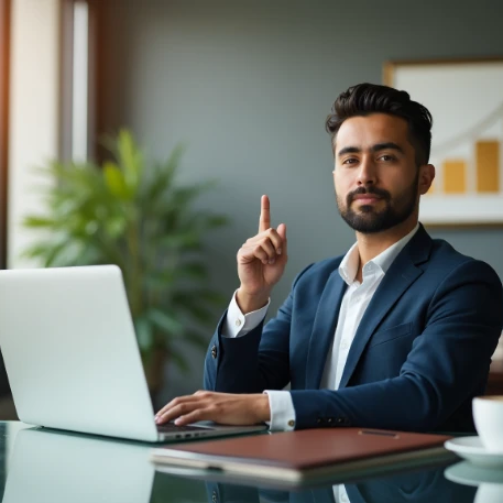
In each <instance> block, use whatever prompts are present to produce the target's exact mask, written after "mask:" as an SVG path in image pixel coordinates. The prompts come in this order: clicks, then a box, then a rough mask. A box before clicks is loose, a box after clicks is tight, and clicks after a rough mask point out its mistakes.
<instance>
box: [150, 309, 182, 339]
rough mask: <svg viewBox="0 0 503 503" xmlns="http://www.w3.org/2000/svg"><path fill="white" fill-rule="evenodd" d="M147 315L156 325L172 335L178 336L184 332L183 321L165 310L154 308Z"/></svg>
mask: <svg viewBox="0 0 503 503" xmlns="http://www.w3.org/2000/svg"><path fill="white" fill-rule="evenodd" d="M147 316H148V318H149V319H150V321H151V322H152V323H153V324H154V325H156V326H157V327H158V328H159V329H161V330H162V331H163V332H165V333H166V334H168V335H169V336H171V337H178V336H180V335H181V333H182V332H183V325H182V323H181V322H180V321H179V320H177V319H176V318H175V317H174V316H171V315H170V314H168V313H166V312H165V311H161V310H159V309H156V308H152V309H150V310H149V311H148V313H147Z"/></svg>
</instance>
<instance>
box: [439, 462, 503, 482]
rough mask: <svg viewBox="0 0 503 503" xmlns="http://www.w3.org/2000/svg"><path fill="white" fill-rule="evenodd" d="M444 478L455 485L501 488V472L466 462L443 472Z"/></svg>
mask: <svg viewBox="0 0 503 503" xmlns="http://www.w3.org/2000/svg"><path fill="white" fill-rule="evenodd" d="M444 475H445V478H446V479H447V480H450V481H451V482H456V483H457V484H464V485H467V486H473V487H478V486H479V485H480V484H501V487H502V488H503V470H502V469H501V468H494V467H493V468H487V467H483V466H477V465H474V464H472V463H469V462H468V461H461V462H460V463H457V464H455V465H452V466H449V467H448V468H447V469H446V470H445V472H444Z"/></svg>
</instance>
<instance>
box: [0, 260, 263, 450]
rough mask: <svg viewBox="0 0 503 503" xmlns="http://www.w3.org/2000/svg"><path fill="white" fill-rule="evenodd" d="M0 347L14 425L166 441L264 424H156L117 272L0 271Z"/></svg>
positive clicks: (247, 429)
mask: <svg viewBox="0 0 503 503" xmlns="http://www.w3.org/2000/svg"><path fill="white" fill-rule="evenodd" d="M0 349H1V351H2V355H3V359H4V362H5V367H6V370H7V375H8V378H9V383H10V386H11V390H12V395H13V398H14V404H15V406H16V410H17V413H18V416H19V418H20V419H21V421H23V422H25V423H28V424H32V425H37V426H44V427H49V428H57V429H63V430H71V431H78V432H84V433H92V434H97V435H105V436H112V437H120V438H128V439H134V440H142V441H148V442H165V441H170V440H175V441H178V440H181V439H185V438H195V437H211V436H221V435H233V434H243V433H248V432H250V433H251V432H255V431H260V430H261V429H265V428H266V427H265V425H264V426H250V427H231V426H218V425H208V424H194V425H190V426H185V427H178V426H175V425H174V424H172V423H170V424H167V425H161V426H156V424H155V422H154V410H153V408H152V403H151V400H150V396H149V392H148V388H147V383H146V380H145V375H144V372H143V367H142V362H141V357H140V352H139V348H138V344H137V341H136V336H135V332H134V325H133V322H132V319H131V314H130V312H129V305H128V301H127V297H126V291H125V288H124V283H123V280H122V274H121V271H120V269H119V268H118V267H117V266H113V265H104V266H85V267H64V268H52V269H26V270H4V271H0Z"/></svg>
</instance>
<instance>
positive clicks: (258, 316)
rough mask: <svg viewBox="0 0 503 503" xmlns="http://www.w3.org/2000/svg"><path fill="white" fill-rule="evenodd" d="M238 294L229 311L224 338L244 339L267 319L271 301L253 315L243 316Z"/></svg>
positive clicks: (223, 328)
mask: <svg viewBox="0 0 503 503" xmlns="http://www.w3.org/2000/svg"><path fill="white" fill-rule="evenodd" d="M236 292H237V291H236ZM236 292H234V295H233V296H232V300H231V303H230V304H229V309H228V310H227V317H226V319H225V322H224V324H223V327H222V335H223V336H224V337H243V336H244V335H246V334H247V333H248V332H251V331H252V330H253V329H254V328H257V327H258V326H259V325H260V323H262V321H263V319H264V318H265V317H266V314H267V309H268V308H269V305H270V304H271V299H269V300H268V301H267V304H266V305H265V306H264V307H262V308H260V309H257V310H256V311H252V312H251V313H247V314H243V313H242V312H241V309H239V306H238V303H237V301H236Z"/></svg>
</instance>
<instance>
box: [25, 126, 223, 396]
mask: <svg viewBox="0 0 503 503" xmlns="http://www.w3.org/2000/svg"><path fill="white" fill-rule="evenodd" d="M108 146H109V149H110V151H111V153H112V158H113V160H110V161H106V162H104V163H103V165H102V166H101V167H100V166H98V165H96V164H94V163H91V162H88V163H82V164H78V163H77V164H75V163H61V162H52V163H50V165H48V166H47V167H44V168H42V169H40V170H39V171H40V173H41V175H42V176H44V177H48V178H49V183H44V184H42V185H41V187H42V189H41V190H42V194H43V201H44V205H45V207H44V211H43V212H41V214H37V215H28V216H27V217H26V218H25V219H24V225H25V226H26V227H27V228H30V229H34V230H37V231H38V232H39V234H37V236H38V237H37V240H36V241H35V243H34V244H33V245H31V246H30V247H29V248H28V249H26V250H25V253H24V255H25V256H27V257H30V258H34V259H37V260H38V261H39V262H40V263H41V265H42V266H44V267H57V266H59V267H64V266H77V265H94V264H116V265H118V266H119V267H120V268H121V270H122V273H123V276H124V282H125V285H126V290H127V295H128V300H129V305H130V309H131V314H132V318H133V321H134V324H135V329H136V335H137V338H138V344H139V347H140V351H141V354H142V359H143V363H144V368H145V373H146V376H147V381H148V383H149V387H150V390H151V393H152V395H153V396H155V393H156V392H157V391H158V390H159V388H160V386H161V385H162V369H163V367H164V362H165V361H166V360H167V359H168V360H169V361H171V362H173V363H174V364H175V365H177V366H178V367H179V368H180V369H181V370H182V371H187V370H188V362H187V360H186V358H185V357H184V354H183V351H182V350H180V349H179V347H180V345H179V344H173V343H174V342H175V341H177V340H183V341H186V342H187V343H189V344H192V345H195V346H197V347H199V348H202V349H206V347H207V344H208V339H207V338H206V337H204V336H202V335H201V332H200V330H201V328H202V326H203V325H207V324H208V323H212V322H213V321H214V316H213V313H214V309H215V308H216V307H217V306H218V307H221V302H222V299H221V296H220V295H219V294H217V293H216V292H215V291H212V290H211V289H209V288H208V286H207V279H208V271H207V266H206V264H205V261H204V250H203V242H202V239H203V235H204V233H205V232H206V231H208V230H210V229H214V228H216V227H220V226H222V225H223V224H224V223H225V222H226V219H225V218H224V217H222V216H221V215H215V214H209V213H207V212H205V211H200V210H197V209H195V208H194V204H193V203H194V200H195V199H196V198H197V197H198V196H199V195H200V194H201V192H203V191H205V190H206V189H208V187H209V186H210V185H211V184H210V183H208V182H206V183H200V184H194V185H190V186H181V185H179V184H178V183H177V182H176V174H177V167H178V165H179V161H180V158H181V155H182V153H183V148H182V147H181V146H180V145H179V146H177V147H176V148H175V149H174V150H173V152H172V154H171V156H170V157H169V159H168V160H167V161H166V162H163V163H159V164H149V165H147V164H146V162H145V158H144V155H143V153H142V151H141V150H140V149H139V148H138V146H137V144H136V143H135V141H134V139H133V137H132V135H131V133H130V132H128V131H125V130H124V131H121V132H120V133H119V134H118V136H117V137H116V138H113V139H112V140H111V141H109V142H108ZM41 230H42V231H43V232H40V231H41Z"/></svg>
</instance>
